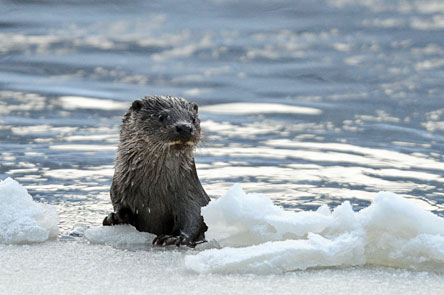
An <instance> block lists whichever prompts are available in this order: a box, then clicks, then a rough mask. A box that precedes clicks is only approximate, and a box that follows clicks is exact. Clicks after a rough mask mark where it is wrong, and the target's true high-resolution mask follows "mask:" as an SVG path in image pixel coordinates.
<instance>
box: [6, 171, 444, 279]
mask: <svg viewBox="0 0 444 295" xmlns="http://www.w3.org/2000/svg"><path fill="white" fill-rule="evenodd" d="M0 202H2V206H1V207H0V243H3V244H25V243H36V242H44V241H46V240H48V239H51V238H55V237H57V235H58V232H59V229H58V221H59V218H58V215H57V213H56V210H55V208H54V207H53V206H50V205H46V204H40V203H37V202H34V201H33V200H32V197H31V196H30V195H29V194H28V192H27V191H26V189H25V188H24V187H23V186H21V185H20V184H19V183H18V182H17V181H15V180H13V179H11V178H7V179H5V180H4V181H0ZM202 215H203V216H204V218H205V221H206V223H207V224H208V226H209V231H208V232H207V239H208V240H212V241H214V240H215V239H216V240H217V242H214V243H207V245H206V247H201V248H200V249H197V251H190V252H188V251H187V253H186V255H184V265H185V268H186V269H187V270H190V271H192V272H195V273H201V274H207V273H221V274H229V273H241V274H242V273H254V274H281V273H285V272H289V271H295V270H305V269H310V268H322V267H348V266H357V265H364V264H375V265H382V266H390V267H397V268H406V269H412V270H420V271H421V270H426V271H434V272H444V219H443V218H441V217H438V216H436V215H434V214H433V213H431V212H429V211H426V210H424V209H421V208H419V207H418V206H416V205H414V204H413V203H411V202H409V201H408V200H406V199H404V198H402V197H400V196H397V195H396V194H393V193H390V192H380V193H378V194H376V195H375V198H374V200H373V202H372V204H371V205H370V206H369V207H367V208H364V209H362V210H361V211H359V212H354V211H353V209H352V207H351V205H350V203H349V202H347V201H346V202H344V203H343V204H341V205H340V206H338V207H336V208H335V209H333V210H332V211H331V210H330V209H329V208H328V207H327V206H326V205H323V206H321V207H320V208H318V210H316V211H303V212H292V211H285V210H284V209H283V208H281V207H278V206H275V205H274V204H273V202H272V201H271V200H270V199H269V198H267V197H266V196H264V195H261V194H246V193H245V192H244V191H243V190H242V189H241V187H240V185H234V186H233V187H231V188H230V189H229V190H228V191H227V193H226V194H225V195H224V196H222V197H221V198H219V199H217V200H214V201H212V202H211V203H210V204H209V205H208V206H206V207H204V208H202ZM84 236H85V238H86V240H87V241H89V242H90V243H93V244H106V245H111V246H114V247H126V246H131V245H137V244H151V243H150V242H151V240H152V238H153V237H154V236H153V235H151V234H149V233H140V232H138V231H137V230H135V229H134V228H132V227H130V226H115V227H96V228H90V229H87V230H86V231H85V232H84ZM218 245H221V246H222V248H221V249H216V248H219V247H218ZM204 249H207V250H204ZM190 253H192V254H190Z"/></svg>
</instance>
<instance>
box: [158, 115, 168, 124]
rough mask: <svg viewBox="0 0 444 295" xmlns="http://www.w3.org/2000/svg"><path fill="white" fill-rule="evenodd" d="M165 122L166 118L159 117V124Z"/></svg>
mask: <svg viewBox="0 0 444 295" xmlns="http://www.w3.org/2000/svg"><path fill="white" fill-rule="evenodd" d="M165 120H166V117H165V116H164V115H160V116H159V122H161V123H163V122H165Z"/></svg>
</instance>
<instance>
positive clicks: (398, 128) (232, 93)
mask: <svg viewBox="0 0 444 295" xmlns="http://www.w3.org/2000/svg"><path fill="white" fill-rule="evenodd" d="M443 54H444V4H443V3H442V2H441V1H439V0H435V1H419V0H418V1H388V0H386V1H383V0H381V1H366V0H360V1H347V0H343V1H333V0H332V1H321V0H319V1H288V0H287V1H242V2H237V1H230V0H220V1H188V2H183V3H181V4H178V3H177V2H174V1H162V2H151V1H131V2H128V1H91V2H89V1H65V2H64V4H61V3H59V1H1V2H0V123H1V125H0V179H4V178H6V177H8V176H10V177H13V178H14V179H16V180H18V181H19V182H20V183H22V184H23V185H25V186H26V187H27V188H28V190H29V192H30V193H31V194H32V195H33V196H34V198H36V199H38V200H40V201H42V202H47V203H51V204H54V205H56V207H57V210H58V212H59V214H60V218H61V227H62V229H63V230H64V232H65V233H66V231H67V230H70V229H71V228H72V227H73V225H74V224H76V223H83V224H87V225H97V224H99V223H100V222H101V220H102V218H103V216H104V215H105V214H106V213H107V212H108V211H109V210H111V205H110V201H109V194H108V190H109V186H110V183H111V177H112V173H113V162H114V157H115V147H116V145H117V142H118V130H119V124H120V118H121V116H122V115H123V113H124V112H125V110H126V109H127V108H128V106H129V104H130V102H131V101H132V100H134V99H136V98H139V97H142V96H145V95H151V94H160V95H177V96H183V97H186V98H188V99H189V100H192V101H196V102H198V103H199V105H200V110H201V111H200V112H201V119H202V121H203V123H202V127H203V129H204V132H205V139H204V141H203V143H202V145H201V146H200V147H199V148H198V149H197V151H196V156H197V157H196V161H197V162H198V171H199V175H200V177H201V180H202V182H203V185H204V187H205V189H206V190H207V191H208V192H209V193H210V194H211V195H212V196H214V197H217V196H220V195H221V194H223V193H224V192H225V191H226V189H227V188H228V187H229V186H231V185H232V184H233V183H236V182H240V183H241V185H242V187H243V188H244V189H245V190H246V191H248V192H261V193H265V194H267V195H269V196H270V197H272V198H273V200H274V201H275V202H276V203H278V204H281V205H283V206H285V207H286V208H289V209H294V210H312V209H315V208H317V207H318V206H319V205H321V204H328V205H330V206H335V205H337V204H339V203H342V202H343V201H344V200H350V201H351V203H352V204H353V206H354V208H355V209H356V210H359V209H360V208H362V207H364V206H367V205H368V204H369V203H370V201H371V199H372V196H373V195H374V193H375V192H378V191H380V190H388V191H393V192H396V193H398V194H400V195H402V196H405V197H408V198H410V199H412V200H415V201H417V202H418V203H419V204H420V206H422V207H424V208H426V209H428V210H431V211H433V212H435V213H437V214H439V215H444V206H443V204H444V189H443V184H444V178H443V176H442V175H443V173H444V164H443V161H444V83H443V82H444V78H443V77H444V55H443ZM226 103H245V104H247V105H237V104H234V105H228V106H218V105H219V104H226ZM258 103H259V105H257V104H258ZM263 104H266V105H263ZM269 104H271V105H269ZM282 105H284V106H285V107H284V108H282Z"/></svg>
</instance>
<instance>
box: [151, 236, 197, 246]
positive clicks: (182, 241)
mask: <svg viewBox="0 0 444 295" xmlns="http://www.w3.org/2000/svg"><path fill="white" fill-rule="evenodd" d="M153 245H158V246H170V245H176V246H178V247H179V246H180V245H186V246H189V247H191V248H194V247H195V246H196V243H194V242H191V241H190V239H189V237H188V235H186V234H180V235H179V236H171V235H158V236H157V237H156V238H154V240H153Z"/></svg>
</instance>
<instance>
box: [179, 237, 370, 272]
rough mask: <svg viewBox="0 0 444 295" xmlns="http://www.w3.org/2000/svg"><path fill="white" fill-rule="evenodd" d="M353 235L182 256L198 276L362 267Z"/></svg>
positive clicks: (358, 239)
mask: <svg viewBox="0 0 444 295" xmlns="http://www.w3.org/2000/svg"><path fill="white" fill-rule="evenodd" d="M363 241H364V240H363V239H362V237H360V236H359V235H354V234H344V235H340V236H338V237H336V238H334V239H332V240H329V239H326V238H324V237H322V236H320V235H317V234H309V235H308V239H307V240H285V241H275V242H267V243H263V244H260V245H255V246H250V247H243V248H230V247H226V248H222V249H220V250H219V249H211V250H206V251H203V252H201V253H200V254H197V255H189V256H187V257H185V265H186V267H187V268H188V269H190V270H193V271H195V272H198V273H255V274H281V273H284V272H289V271H294V270H305V269H307V268H313V267H327V266H339V265H341V266H353V265H362V264H364V263H365V259H364V255H363V254H364V243H363Z"/></svg>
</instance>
